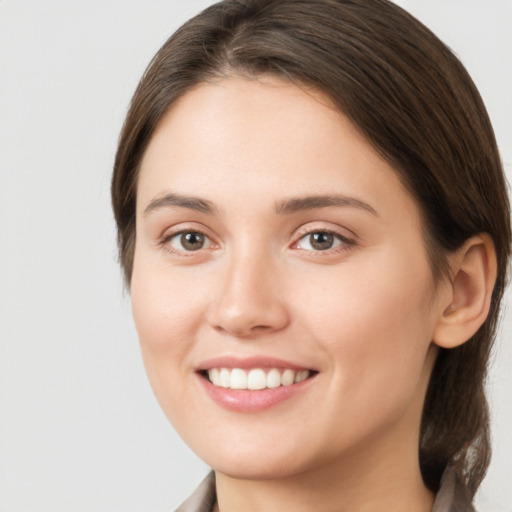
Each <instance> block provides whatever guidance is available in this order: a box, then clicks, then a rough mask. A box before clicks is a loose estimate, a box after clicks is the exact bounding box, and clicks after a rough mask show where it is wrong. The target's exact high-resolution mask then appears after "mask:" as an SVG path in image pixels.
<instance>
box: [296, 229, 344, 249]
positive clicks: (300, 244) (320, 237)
mask: <svg viewBox="0 0 512 512" xmlns="http://www.w3.org/2000/svg"><path fill="white" fill-rule="evenodd" d="M344 243H350V242H349V241H348V240H346V239H344V238H343V237H342V236H341V235H338V234H336V233H332V232H331V231H312V232H311V233H308V234H307V235H305V236H303V237H302V238H300V239H299V240H298V241H297V243H296V244H295V247H296V248H297V249H303V250H305V251H328V250H329V249H335V248H336V247H339V246H341V245H343V244H344Z"/></svg>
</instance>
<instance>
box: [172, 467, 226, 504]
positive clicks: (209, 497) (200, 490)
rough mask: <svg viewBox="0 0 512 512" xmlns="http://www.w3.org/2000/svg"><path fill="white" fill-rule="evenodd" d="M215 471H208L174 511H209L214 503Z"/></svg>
mask: <svg viewBox="0 0 512 512" xmlns="http://www.w3.org/2000/svg"><path fill="white" fill-rule="evenodd" d="M215 501H216V495H215V473H214V472H213V471H210V473H208V475H206V477H205V479H204V480H203V481H202V482H201V483H200V484H199V486H198V487H197V489H196V490H195V491H194V492H193V493H192V494H191V495H190V496H189V497H188V498H187V499H186V500H185V501H184V502H183V503H182V504H181V505H180V506H179V507H178V508H177V509H176V510H175V512H211V511H212V509H213V506H214V505H215Z"/></svg>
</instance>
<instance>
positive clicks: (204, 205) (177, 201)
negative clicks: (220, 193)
mask: <svg viewBox="0 0 512 512" xmlns="http://www.w3.org/2000/svg"><path fill="white" fill-rule="evenodd" d="M171 206H179V207H181V208H188V209H189V210H196V211H198V212H201V213H206V214H208V215H212V214H214V213H216V212H217V208H215V206H214V204H213V203H212V202H210V201H207V200H206V199H200V198H199V197H192V196H184V195H181V194H174V193H168V194H165V195H163V196H160V197H157V198H156V199H153V200H152V201H151V202H150V203H149V204H148V205H147V206H146V208H145V209H144V215H147V214H148V213H151V212H153V211H155V210H158V209H160V208H168V207H171Z"/></svg>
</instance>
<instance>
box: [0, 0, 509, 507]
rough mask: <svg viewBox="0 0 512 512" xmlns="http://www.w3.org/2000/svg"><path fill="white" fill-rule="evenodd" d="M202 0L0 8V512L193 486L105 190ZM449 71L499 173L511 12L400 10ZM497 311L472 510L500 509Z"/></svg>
mask: <svg viewBox="0 0 512 512" xmlns="http://www.w3.org/2000/svg"><path fill="white" fill-rule="evenodd" d="M210 3H211V2H210V1H207V0H187V1H181V0H180V1H178V0H165V1H164V0H138V1H135V0H124V1H122V0H89V1H88V2H70V1H69V0H0V511H1V512H103V511H104V512H121V511H122V512H135V511H145V512H147V511H155V512H160V511H172V510H174V508H175V507H176V506H177V505H178V504H179V503H180V502H181V501H182V500H183V499H184V498H185V497H186V496H187V495H188V494H189V493H190V492H191V491H192V490H193V489H194V487H195V486H196V484H197V483H198V482H199V480H200V479H201V478H202V476H203V475H204V474H205V473H206V472H207V468H206V467H205V466H204V464H203V463H202V462H200V461H199V460H198V459H197V458H196V457H195V455H193V454H192V453H191V452H190V450H189V449H188V448H187V447H186V446H184V444H183V443H182V441H181V440H180V439H179V438H178V436H177V435H176V434H175V433H174V431H173V429H172V428H171V427H170V425H169V424H168V423H167V420H166V419H165V418H164V415H163V413H162V412H161V411H160V409H159V407H158V405H157V403H156V400H155V399H154V397H153V395H152V392H151V390H150V387H149V384H148V383H147V380H146V377H145V374H144V369H143V366H142V362H141V358H140V355H139V349H138V342H137V339H136V334H135V331H134V327H133V323H132V320H131V317H130V303H129V296H128V295H127V294H125V293H124V292H123V289H122V282H121V278H120V271H119V269H118V267H117V263H116V255H115V242H114V224H113V220H112V215H111V212H110V205H109V181H110V172H111V167H112V162H113V158H114V151H115V146H116V141H117V137H118V134H119V131H120V128H121V124H122V121H123V117H124V114H125V112H126V108H127V105H128V102H129V99H130V97H131V94H132V93H133V91H134V89H135V86H136V84H137V82H138V80H139V77H140V76H141V74H142V72H143V70H144V69H145V67H146V65H147V63H148V62H149V60H150V58H151V57H152V56H153V54H154V53H155V52H156V50H157V49H158V48H159V47H160V46H161V44H162V43H163V42H164V41H165V40H166V39H167V37H168V36H169V35H170V34H171V33H172V32H173V31H174V29H176V28H177V27H178V26H179V25H180V24H181V23H182V22H183V21H185V20H186V19H187V18H188V17H190V16H191V15H193V14H195V13H196V12H198V11H199V10H200V9H202V8H203V7H205V6H206V5H208V4H210ZM398 3H400V5H402V6H404V7H406V8H407V9H408V10H409V11H410V12H412V13H413V14H415V15H416V16H417V17H419V19H421V20H422V21H424V22H425V23H426V24H427V25H428V26H429V27H430V28H432V29H433V30H434V31H435V32H436V33H437V34H438V35H439V36H440V37H441V38H442V39H443V40H444V41H445V42H447V43H448V45H449V46H451V47H452V48H453V49H454V51H455V52H456V53H457V54H458V55H459V56H460V57H461V59H462V60H463V62H464V63H465V65H466V66H467V68H468V69H469V71H470V73H471V74H472V76H473V77H474V79H475V81H476V83H477V85H478V87H479V88H480V91H481V93H482V95H483V97H484V100H485V102H486V104H487V107H488V109H489V112H490V115H491V118H492V120H493V123H494V127H495V130H496V134H497V138H498V143H499V145H500V147H501V151H502V156H503V160H504V162H505V167H506V170H507V172H508V174H509V176H510V175H511V173H512V166H511V162H512V99H511V98H512V93H511V91H512V30H511V29H510V27H511V26H512V1H511V0H430V1H426V0H409V1H407V0H402V1H400V2H398ZM511 331H512V312H510V311H509V312H508V313H507V314H506V315H505V317H504V320H503V322H502V330H501V335H500V341H499V343H498V345H497V347H496V351H495V356H494V364H493V367H492V370H491V375H490V382H489V391H490V397H491V406H492V414H493V415H492V422H493V440H494V457H493V463H492V466H491V469H490V471H489V474H488V477H487V479H486V480H485V483H484V485H483V487H482V490H481V492H480V494H479V496H478V504H479V510H480V512H511V511H512V464H511V460H512V436H511V433H512V400H511V398H512V377H511V369H512V342H511V337H510V335H511Z"/></svg>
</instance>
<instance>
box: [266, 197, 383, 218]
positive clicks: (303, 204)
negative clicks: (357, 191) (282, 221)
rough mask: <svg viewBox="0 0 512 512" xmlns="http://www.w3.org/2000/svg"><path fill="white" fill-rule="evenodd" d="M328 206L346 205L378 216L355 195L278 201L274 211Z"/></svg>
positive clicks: (373, 209) (291, 211)
mask: <svg viewBox="0 0 512 512" xmlns="http://www.w3.org/2000/svg"><path fill="white" fill-rule="evenodd" d="M329 206H348V207H352V208H358V209H361V210H365V211H367V212H369V213H371V214H372V215H375V216H376V217H378V216H379V214H378V213H377V211H376V210H375V208H373V207H372V206H370V205H369V204H368V203H365V202H364V201H361V200H360V199H357V198H355V197H350V196H345V195H319V196H304V197H297V198H293V199H287V200H284V201H279V202H278V203H277V204H276V213H278V214H280V215H283V214H287V213H293V212H297V211H300V210H313V209H315V208H327V207H329Z"/></svg>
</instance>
